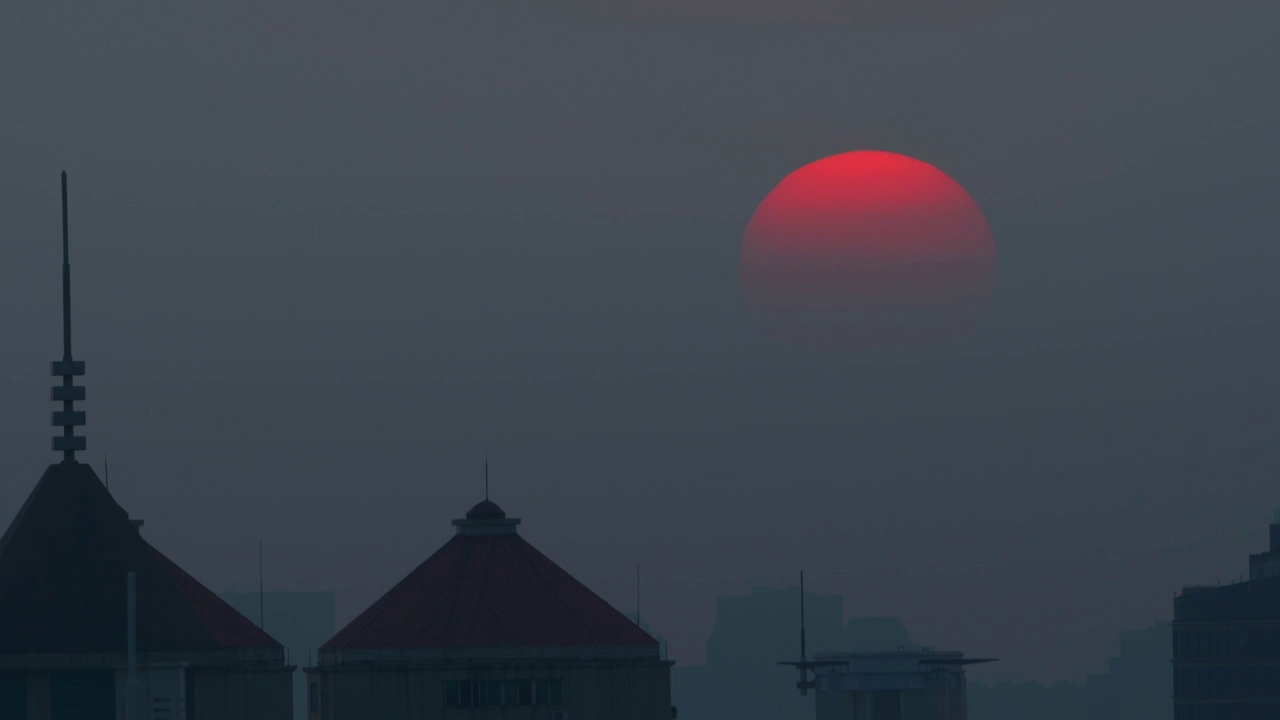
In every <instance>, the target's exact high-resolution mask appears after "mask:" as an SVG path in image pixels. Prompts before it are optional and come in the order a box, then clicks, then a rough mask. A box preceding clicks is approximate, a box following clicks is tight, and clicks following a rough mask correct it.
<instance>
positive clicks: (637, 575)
mask: <svg viewBox="0 0 1280 720" xmlns="http://www.w3.org/2000/svg"><path fill="white" fill-rule="evenodd" d="M636 627H642V626H641V625H640V563H636Z"/></svg>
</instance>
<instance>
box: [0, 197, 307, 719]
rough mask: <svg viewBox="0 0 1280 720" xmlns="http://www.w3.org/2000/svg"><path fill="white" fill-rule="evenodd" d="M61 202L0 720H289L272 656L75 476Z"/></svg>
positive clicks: (90, 474) (1, 571)
mask: <svg viewBox="0 0 1280 720" xmlns="http://www.w3.org/2000/svg"><path fill="white" fill-rule="evenodd" d="M62 193H63V195H62V197H63V265H62V281H63V285H62V287H63V357H62V360H60V361H57V362H54V363H53V375H54V376H55V377H58V378H60V379H61V383H60V384H58V385H56V386H54V389H53V399H54V400H55V401H56V402H58V403H59V404H60V405H61V410H59V411H58V412H55V413H54V414H53V425H54V426H55V427H59V428H61V433H59V435H58V436H56V437H55V438H54V440H53V449H54V450H55V451H57V452H59V453H61V454H62V461H61V462H58V463H55V464H53V465H50V466H49V468H48V469H47V470H46V471H45V473H44V476H43V477H41V478H40V481H39V482H38V483H37V484H36V486H35V489H34V490H32V492H31V495H30V496H29V497H28V498H27V500H26V502H25V503H24V504H23V506H22V508H21V509H20V510H19V511H18V513H17V516H16V517H15V518H14V520H13V522H12V523H11V524H10V525H9V528H8V530H6V531H5V533H4V536H3V538H0V718H10V717H13V718H25V719H26V720H64V719H66V720H71V719H73V718H74V719H75V720H117V718H122V717H123V718H128V720H141V719H142V718H144V717H145V718H148V719H152V718H156V719H158V718H165V719H166V720H215V719H216V720H223V719H230V718H234V719H236V720H289V718H290V710H291V708H290V705H291V703H290V694H289V680H290V674H291V673H292V671H293V669H294V668H292V667H289V666H288V665H286V664H285V661H284V649H283V648H282V647H281V646H280V643H278V642H276V641H275V640H273V639H272V638H271V636H269V635H267V634H266V633H265V632H263V631H262V630H261V629H260V628H258V627H257V626H255V625H254V624H253V623H252V622H250V621H249V620H248V619H247V618H245V617H244V616H243V615H241V614H240V613H238V612H236V611H235V610H234V609H232V608H231V606H230V605H228V604H227V603H225V602H223V601H222V600H220V599H219V598H218V596H217V595H215V594H214V593H212V592H211V591H209V590H208V589H207V588H205V587H204V586H203V585H201V584H200V583H199V582H198V581H197V580H196V579H195V578H193V577H191V576H190V575H188V574H187V573H186V572H184V571H183V570H182V569H181V568H179V567H178V566H177V565H176V564H174V563H173V561H171V560H169V559H168V558H167V557H165V556H164V555H163V554H162V553H161V552H160V551H159V550H157V549H156V548H154V547H152V546H151V544H150V543H148V542H147V541H146V540H144V539H143V537H142V534H141V532H140V527H141V525H142V523H141V521H138V520H130V518H129V515H128V513H127V512H125V510H124V509H123V508H121V507H120V505H119V504H117V503H116V501H115V499H114V498H112V497H111V494H110V493H109V492H108V491H107V488H106V487H105V486H104V484H103V483H102V481H101V480H99V479H98V476H97V474H96V473H94V471H93V469H92V468H90V467H89V466H88V465H85V464H82V463H80V462H78V461H77V460H76V452H78V451H83V450H84V449H85V445H86V443H85V439H84V437H83V436H78V435H76V434H75V429H76V428H77V427H80V426H83V425H84V422H85V414H84V412H83V411H80V410H77V409H76V408H75V403H76V402H78V401H81V400H83V399H84V396H85V392H84V386H82V385H76V384H75V378H77V377H80V376H82V375H84V371H85V366H84V363H83V362H80V361H77V360H73V359H72V355H71V302H70V299H71V286H70V276H71V269H70V263H69V261H68V247H67V245H68V243H67V213H66V175H65V174H63V178H62Z"/></svg>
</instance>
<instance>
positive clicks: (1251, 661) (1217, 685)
mask: <svg viewBox="0 0 1280 720" xmlns="http://www.w3.org/2000/svg"><path fill="white" fill-rule="evenodd" d="M1277 558H1280V518H1277V521H1276V522H1273V523H1272V525H1271V544H1270V549H1269V551H1268V552H1265V553H1259V554H1256V555H1253V556H1251V557H1250V558H1249V579H1248V580H1245V581H1242V582H1238V583H1234V584H1231V585H1221V586H1215V587H1188V588H1185V589H1183V591H1182V592H1181V593H1180V594H1179V595H1178V596H1177V597H1176V598H1174V601H1173V708H1174V718H1175V719H1176V720H1220V719H1221V720H1227V719H1230V720H1254V719H1255V718H1258V719H1260V718H1278V717H1280V573H1277V572H1276V567H1277Z"/></svg>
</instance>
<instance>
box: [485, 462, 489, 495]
mask: <svg viewBox="0 0 1280 720" xmlns="http://www.w3.org/2000/svg"><path fill="white" fill-rule="evenodd" d="M484 499H485V500H488V499H489V453H485V454H484Z"/></svg>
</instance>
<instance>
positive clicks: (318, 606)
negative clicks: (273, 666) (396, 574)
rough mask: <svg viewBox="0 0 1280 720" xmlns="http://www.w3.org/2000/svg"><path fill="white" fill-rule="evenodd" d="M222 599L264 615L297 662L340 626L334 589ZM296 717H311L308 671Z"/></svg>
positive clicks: (300, 682)
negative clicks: (309, 712)
mask: <svg viewBox="0 0 1280 720" xmlns="http://www.w3.org/2000/svg"><path fill="white" fill-rule="evenodd" d="M222 599H223V600H226V601H227V602H228V603H229V604H230V605H231V607H233V608H235V609H236V610H238V611H239V612H240V613H242V614H244V615H245V616H246V617H255V618H256V617H261V619H262V627H263V629H265V630H268V631H270V632H271V636H272V637H274V638H275V639H277V640H279V641H280V643H281V644H283V645H284V652H285V659H286V660H287V661H289V663H290V664H293V665H308V664H310V663H311V662H312V661H313V660H314V658H315V655H316V652H317V651H319V649H320V646H321V645H323V644H324V642H325V641H326V640H328V639H329V638H331V637H333V633H334V631H336V630H337V629H338V628H337V605H336V601H335V597H334V594H333V593H332V592H280V591H276V592H268V593H265V594H259V593H256V592H236V593H223V595H222ZM293 718H294V720H306V718H307V676H306V674H305V673H300V672H299V673H294V674H293ZM0 720H3V716H2V715H0Z"/></svg>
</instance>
